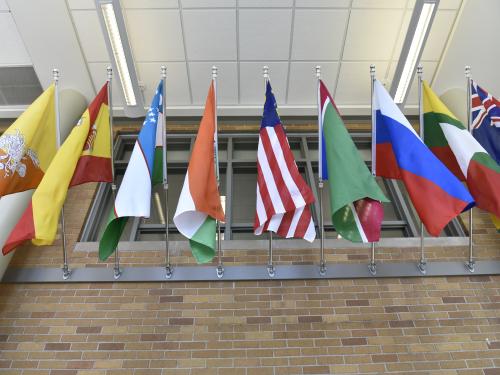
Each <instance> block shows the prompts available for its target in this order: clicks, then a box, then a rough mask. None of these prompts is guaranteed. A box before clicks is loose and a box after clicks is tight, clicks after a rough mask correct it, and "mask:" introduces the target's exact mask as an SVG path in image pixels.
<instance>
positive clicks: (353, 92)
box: [334, 61, 389, 105]
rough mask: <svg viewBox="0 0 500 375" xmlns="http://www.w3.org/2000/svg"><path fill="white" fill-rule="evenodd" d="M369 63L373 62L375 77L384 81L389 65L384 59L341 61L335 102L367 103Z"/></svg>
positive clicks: (368, 100)
mask: <svg viewBox="0 0 500 375" xmlns="http://www.w3.org/2000/svg"><path fill="white" fill-rule="evenodd" d="M370 64H375V67H376V71H377V78H378V79H380V81H382V83H384V82H383V81H384V77H385V75H386V73H387V68H388V66H389V64H388V62H386V61H378V62H377V61H370V62H368V61H367V62H343V63H342V66H341V67H340V77H339V83H338V87H337V94H336V95H335V96H336V97H335V98H334V99H335V100H336V101H337V103H342V104H349V105H369V104H370V95H371V91H370V90H371V84H370Z"/></svg>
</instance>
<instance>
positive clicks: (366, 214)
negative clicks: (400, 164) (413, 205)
mask: <svg viewBox="0 0 500 375" xmlns="http://www.w3.org/2000/svg"><path fill="white" fill-rule="evenodd" d="M319 91H320V92H319V93H318V95H319V97H320V109H321V119H320V124H321V142H322V158H321V169H322V178H323V180H328V187H329V192H330V207H331V212H332V222H333V225H334V227H335V230H336V231H337V232H338V233H339V234H340V235H341V236H342V237H343V238H345V239H348V240H349V241H352V242H376V241H378V240H379V239H380V228H381V226H382V220H383V219H384V207H383V205H382V203H381V202H389V200H388V199H387V198H386V197H385V195H384V193H382V190H380V187H379V186H378V184H377V182H376V181H375V178H374V177H373V176H372V174H371V173H370V171H369V170H368V167H367V166H366V164H365V162H364V161H363V159H362V158H361V156H360V154H359V152H358V150H357V149H356V146H355V145H354V142H353V141H352V139H351V137H350V135H349V133H348V132H347V129H346V127H345V125H344V122H343V121H342V118H341V117H340V114H339V112H338V109H337V107H336V106H335V103H334V102H333V99H332V97H331V96H330V93H329V92H328V90H327V88H326V86H325V85H324V83H323V81H320V87H319Z"/></svg>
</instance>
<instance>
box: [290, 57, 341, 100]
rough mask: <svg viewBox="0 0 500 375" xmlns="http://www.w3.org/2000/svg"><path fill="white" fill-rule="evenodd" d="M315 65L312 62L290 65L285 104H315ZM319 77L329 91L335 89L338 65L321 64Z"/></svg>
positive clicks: (334, 63) (333, 63) (335, 63)
mask: <svg viewBox="0 0 500 375" xmlns="http://www.w3.org/2000/svg"><path fill="white" fill-rule="evenodd" d="M316 65H318V64H314V63H313V62H292V63H291V65H290V83H289V87H288V101H287V104H305V105H311V104H316V101H317V99H316V96H317V79H316V69H315V67H316ZM319 65H321V77H322V79H323V82H325V84H326V85H327V86H328V88H329V89H330V90H331V94H332V95H333V89H334V88H335V80H336V77H337V69H338V63H337V62H332V63H325V62H322V63H321V64H319Z"/></svg>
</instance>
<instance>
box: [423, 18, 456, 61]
mask: <svg viewBox="0 0 500 375" xmlns="http://www.w3.org/2000/svg"><path fill="white" fill-rule="evenodd" d="M455 15H456V11H454V10H439V11H438V12H437V14H436V17H435V18H434V22H433V23H432V27H431V31H430V33H429V36H428V38H427V42H426V43H425V48H424V52H423V53H422V60H439V59H440V58H441V54H442V53H443V49H444V46H445V44H446V40H447V39H448V36H449V35H450V32H451V29H452V27H453V22H454V21H455Z"/></svg>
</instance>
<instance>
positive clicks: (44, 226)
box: [2, 84, 111, 255]
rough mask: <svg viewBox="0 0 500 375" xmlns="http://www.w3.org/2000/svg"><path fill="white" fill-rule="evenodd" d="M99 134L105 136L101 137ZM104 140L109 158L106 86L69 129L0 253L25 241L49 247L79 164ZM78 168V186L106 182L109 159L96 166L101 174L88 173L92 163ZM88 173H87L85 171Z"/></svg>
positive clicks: (95, 172) (109, 167) (107, 180)
mask: <svg viewBox="0 0 500 375" xmlns="http://www.w3.org/2000/svg"><path fill="white" fill-rule="evenodd" d="M101 133H106V134H107V136H106V135H103V134H101ZM102 138H105V139H107V140H108V143H106V144H104V145H100V149H99V150H100V152H101V154H102V155H110V143H109V109H108V94H107V84H105V85H104V86H103V87H102V89H101V90H100V91H99V93H98V95H97V96H96V97H95V99H94V100H93V101H92V103H91V104H90V106H89V107H88V108H87V110H86V111H85V112H84V113H83V115H82V117H81V118H80V120H79V121H78V123H77V125H76V126H75V127H74V128H73V129H72V130H71V133H70V134H69V135H68V137H67V138H66V140H65V141H64V143H63V144H62V146H61V148H60V149H59V150H58V151H57V153H56V155H55V156H54V158H53V160H52V162H51V163H50V166H49V167H48V169H47V171H46V173H45V174H44V176H43V178H42V181H41V182H40V184H39V185H38V187H37V189H36V190H35V192H34V193H33V196H32V198H31V202H30V204H29V206H28V208H27V209H26V211H25V212H24V214H23V216H21V219H20V220H19V222H18V223H17V225H16V226H15V227H14V229H13V230H12V232H11V233H10V235H9V238H8V239H7V241H6V242H5V244H4V246H3V248H2V252H3V254H4V255H5V254H7V253H8V252H10V251H11V250H13V249H14V248H15V247H17V246H19V245H20V244H22V243H23V242H25V241H27V240H31V242H32V243H33V244H34V245H37V246H40V245H51V244H52V243H53V242H54V240H55V237H56V234H57V225H58V222H59V216H60V214H61V208H62V206H63V204H64V201H65V200H66V195H67V193H68V188H69V187H70V185H71V181H72V180H74V179H75V174H76V173H77V172H78V170H77V168H78V166H80V167H81V166H82V164H80V161H81V160H82V157H86V156H87V155H89V154H88V152H89V150H91V149H92V148H93V145H94V142H95V141H96V140H98V139H102ZM87 160H88V161H90V163H89V164H87V165H86V166H85V168H82V169H80V171H79V173H80V177H81V179H80V183H83V182H110V181H111V173H106V171H111V159H110V158H109V157H108V158H104V160H103V161H102V162H101V163H100V164H99V166H102V168H103V171H102V172H101V171H92V170H90V171H89V169H88V168H90V167H92V166H93V165H92V164H93V163H92V160H89V159H87ZM87 171H89V172H87Z"/></svg>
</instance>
